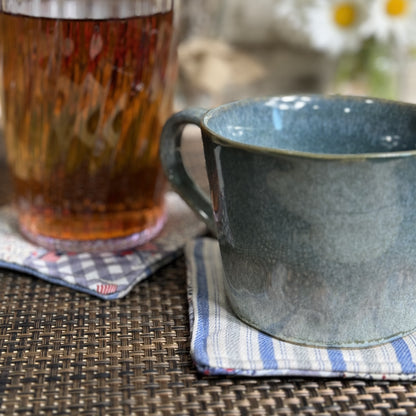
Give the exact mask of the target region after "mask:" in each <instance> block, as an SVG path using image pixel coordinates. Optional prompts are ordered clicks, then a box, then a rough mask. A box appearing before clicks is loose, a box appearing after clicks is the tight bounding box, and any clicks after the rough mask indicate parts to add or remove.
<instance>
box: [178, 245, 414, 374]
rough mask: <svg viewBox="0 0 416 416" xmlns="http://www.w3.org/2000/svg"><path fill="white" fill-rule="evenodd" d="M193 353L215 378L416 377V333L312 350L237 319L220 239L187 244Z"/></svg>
mask: <svg viewBox="0 0 416 416" xmlns="http://www.w3.org/2000/svg"><path fill="white" fill-rule="evenodd" d="M185 253H186V259H187V268H188V294H189V304H190V320H191V332H192V339H191V354H192V356H193V359H194V361H195V364H196V366H197V368H198V370H199V371H200V372H202V373H204V374H212V375H221V374H227V375H238V376H283V375H284V376H286V375H293V376H313V377H348V378H367V379H371V378H373V379H389V380H408V379H416V365H415V362H416V332H415V333H414V334H412V335H408V336H406V337H403V338H399V339H396V340H395V341H392V342H390V343H386V344H383V345H380V346H376V347H371V348H359V349H353V348H346V349H340V348H312V347H305V346H300V345H296V344H292V343H288V342H284V341H280V340H278V339H275V338H273V337H270V336H268V335H266V334H264V333H262V332H260V331H257V330H256V329H254V328H252V327H251V326H249V325H246V324H245V323H243V322H241V321H240V320H238V319H237V318H236V317H235V316H234V314H233V312H232V311H231V309H230V306H229V305H228V303H227V300H226V297H225V294H224V286H223V271H222V266H221V259H220V253H219V248H218V243H217V241H216V240H212V239H209V238H201V239H197V240H195V241H192V242H190V243H188V245H187V246H186V251H185Z"/></svg>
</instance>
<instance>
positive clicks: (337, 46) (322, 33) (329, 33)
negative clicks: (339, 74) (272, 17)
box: [275, 0, 370, 55]
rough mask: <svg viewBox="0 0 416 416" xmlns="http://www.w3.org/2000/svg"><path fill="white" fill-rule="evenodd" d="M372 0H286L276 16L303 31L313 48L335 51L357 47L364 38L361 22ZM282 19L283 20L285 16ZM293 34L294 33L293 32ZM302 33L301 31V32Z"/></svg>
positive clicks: (364, 19) (304, 36) (350, 49)
mask: <svg viewBox="0 0 416 416" xmlns="http://www.w3.org/2000/svg"><path fill="white" fill-rule="evenodd" d="M369 2H370V0H306V1H305V0H303V1H299V0H282V1H281V2H280V3H279V4H277V5H276V8H275V11H276V16H277V17H278V18H279V17H280V18H283V19H286V25H283V27H286V26H287V25H288V24H290V25H291V26H292V28H293V29H294V30H296V31H298V32H301V33H302V36H303V38H304V39H305V40H307V41H308V43H309V45H310V46H312V47H313V48H315V49H317V50H320V51H322V52H326V53H328V54H331V55H339V54H341V53H343V52H347V51H356V50H358V49H359V48H360V46H361V45H362V41H363V33H362V31H361V29H360V28H361V25H362V24H363V22H364V21H366V20H367V15H368V4H369ZM283 19H282V20H283ZM289 36H291V34H289ZM298 36H299V34H298Z"/></svg>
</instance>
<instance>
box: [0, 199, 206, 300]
mask: <svg viewBox="0 0 416 416" xmlns="http://www.w3.org/2000/svg"><path fill="white" fill-rule="evenodd" d="M166 204H167V215H168V220H167V223H166V225H165V227H164V229H163V230H162V232H161V233H160V234H159V236H158V237H157V238H156V239H154V240H152V241H151V242H149V243H147V244H144V245H142V246H140V247H138V248H137V249H134V250H127V251H123V252H120V253H100V254H88V253H81V254H70V253H56V252H51V251H48V250H46V249H44V248H41V247H38V246H36V245H33V244H31V243H29V242H28V241H27V240H25V239H24V238H23V237H22V236H21V235H20V234H19V232H18V229H17V220H16V217H15V215H14V213H13V210H12V209H11V208H10V207H8V206H6V207H2V208H1V209H0V267H3V268H7V269H12V270H17V271H20V272H24V273H28V274H30V275H32V276H35V277H39V278H41V279H44V280H47V281H49V282H52V283H56V284H60V285H63V286H67V287H70V288H73V289H75V290H78V291H81V292H86V293H89V294H92V295H95V296H98V297H99V298H102V299H116V298H120V297H123V296H125V295H126V294H127V293H128V292H129V291H130V290H131V289H132V288H133V286H134V285H135V284H136V283H138V282H140V281H141V280H143V279H145V278H146V277H148V276H150V275H151V274H152V273H154V272H155V271H156V270H157V269H158V268H160V267H162V266H164V265H166V264H168V263H169V262H171V261H172V260H173V259H175V258H176V257H177V256H178V255H179V254H180V253H181V252H182V249H183V246H184V245H185V243H186V242H187V241H188V240H190V239H192V238H193V237H195V236H198V235H201V234H202V233H203V232H204V230H205V226H204V225H203V224H202V223H201V222H200V221H199V220H198V219H197V218H196V216H195V215H194V214H193V213H192V211H191V210H190V209H189V208H188V206H187V205H186V204H185V202H183V201H182V199H181V198H180V197H179V196H178V195H177V194H175V193H173V192H169V193H168V194H167V195H166Z"/></svg>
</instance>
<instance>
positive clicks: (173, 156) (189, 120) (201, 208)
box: [160, 108, 217, 235]
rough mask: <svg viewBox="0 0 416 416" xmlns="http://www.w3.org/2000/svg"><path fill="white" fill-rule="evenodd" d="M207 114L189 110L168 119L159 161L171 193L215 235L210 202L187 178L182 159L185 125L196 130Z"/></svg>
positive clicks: (189, 178) (192, 109)
mask: <svg viewBox="0 0 416 416" xmlns="http://www.w3.org/2000/svg"><path fill="white" fill-rule="evenodd" d="M206 112H207V110H205V109H203V108H190V109H186V110H183V111H181V112H179V113H176V114H174V115H173V116H171V117H170V118H169V119H168V121H167V122H166V123H165V125H164V127H163V130H162V134H161V139H160V159H161V162H162V166H163V169H164V171H165V173H166V176H167V178H168V180H169V182H170V183H171V185H172V187H173V189H175V191H177V192H178V194H179V195H180V196H181V197H182V198H183V199H184V200H185V201H186V203H187V204H188V205H189V206H190V207H191V208H192V210H193V211H194V212H195V213H196V214H197V215H198V216H199V217H200V218H201V220H202V221H204V222H205V224H206V225H207V227H208V229H209V230H210V231H211V232H212V233H214V234H215V235H216V234H217V231H216V226H215V220H214V215H213V211H212V205H211V199H210V198H209V196H208V195H207V194H206V193H205V192H204V191H203V190H202V189H201V188H200V187H199V186H198V184H197V183H196V182H195V181H194V180H193V179H192V178H191V176H190V175H189V174H188V172H187V170H186V168H185V166H184V163H183V159H182V153H181V143H182V132H183V129H184V127H185V126H186V125H187V124H195V125H196V126H198V127H199V128H201V125H202V119H203V116H204V114H205V113H206Z"/></svg>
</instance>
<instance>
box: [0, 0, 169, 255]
mask: <svg viewBox="0 0 416 416" xmlns="http://www.w3.org/2000/svg"><path fill="white" fill-rule="evenodd" d="M0 5H1V6H0V77H1V79H2V87H1V88H0V90H1V89H2V106H3V111H4V134H5V140H6V150H7V157H8V162H9V165H10V169H11V174H12V179H13V185H14V190H15V192H14V193H15V204H16V207H17V212H18V218H19V226H20V229H21V231H22V233H23V234H24V235H25V236H26V237H27V238H28V239H29V240H31V241H33V242H35V243H37V244H40V245H42V246H44V247H46V248H48V249H52V250H58V251H73V252H79V251H89V252H98V251H117V250H124V249H127V248H131V247H133V246H137V245H139V244H142V243H144V242H146V241H148V240H149V239H151V238H153V237H154V236H155V235H156V234H157V233H158V232H159V231H160V230H161V228H162V227H163V224H164V221H165V211H164V190H165V179H164V175H163V173H162V169H161V166H160V161H159V155H158V153H159V136H160V132H161V129H162V126H163V124H164V122H165V121H166V119H167V117H168V116H169V115H170V114H171V111H172V100H173V87H174V83H175V74H176V48H175V46H174V40H173V39H174V19H173V0H0Z"/></svg>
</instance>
